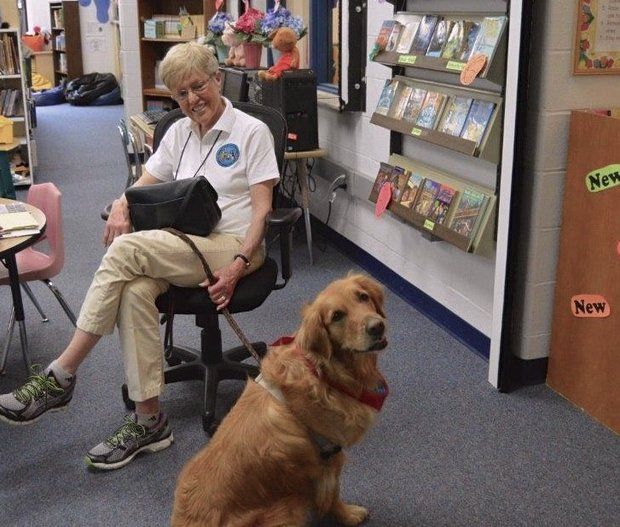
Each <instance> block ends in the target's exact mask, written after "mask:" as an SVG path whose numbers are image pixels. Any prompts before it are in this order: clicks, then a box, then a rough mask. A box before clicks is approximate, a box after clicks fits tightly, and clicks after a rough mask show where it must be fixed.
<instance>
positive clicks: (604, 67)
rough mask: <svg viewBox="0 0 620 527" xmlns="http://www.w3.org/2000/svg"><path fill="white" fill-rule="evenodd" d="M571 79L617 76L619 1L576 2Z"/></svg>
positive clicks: (619, 47) (619, 35) (619, 56)
mask: <svg viewBox="0 0 620 527" xmlns="http://www.w3.org/2000/svg"><path fill="white" fill-rule="evenodd" d="M577 5H578V12H577V31H576V33H577V34H576V39H575V50H574V60H573V74H574V75H605V74H607V75H609V74H616V75H618V74H620V0H577Z"/></svg>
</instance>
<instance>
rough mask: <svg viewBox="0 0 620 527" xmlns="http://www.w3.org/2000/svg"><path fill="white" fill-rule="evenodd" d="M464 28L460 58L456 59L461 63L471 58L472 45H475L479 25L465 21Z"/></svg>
mask: <svg viewBox="0 0 620 527" xmlns="http://www.w3.org/2000/svg"><path fill="white" fill-rule="evenodd" d="M464 28H465V31H464V35H465V39H464V40H463V48H462V50H461V56H460V57H457V59H458V60H460V61H462V62H467V61H468V60H469V58H470V57H471V54H472V51H473V49H474V44H475V43H476V38H477V37H478V33H479V32H480V24H478V23H477V22H471V21H470V20H466V21H465V25H464Z"/></svg>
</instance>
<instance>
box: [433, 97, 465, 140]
mask: <svg viewBox="0 0 620 527" xmlns="http://www.w3.org/2000/svg"><path fill="white" fill-rule="evenodd" d="M472 101H473V99H471V98H470V97H459V96H457V95H451V96H450V97H449V98H448V102H447V103H446V109H445V110H444V112H443V115H442V116H441V120H440V121H439V124H438V125H437V130H438V131H440V132H442V133H444V134H449V135H452V136H455V137H460V135H461V131H462V130H463V126H464V125H465V120H466V119H467V114H468V113H469V108H470V107H471V104H472Z"/></svg>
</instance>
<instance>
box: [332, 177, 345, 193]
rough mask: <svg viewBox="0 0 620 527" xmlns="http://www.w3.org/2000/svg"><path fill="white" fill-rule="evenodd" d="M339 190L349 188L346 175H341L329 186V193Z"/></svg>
mask: <svg viewBox="0 0 620 527" xmlns="http://www.w3.org/2000/svg"><path fill="white" fill-rule="evenodd" d="M339 188H341V189H346V188H347V175H346V174H340V175H339V176H338V177H336V178H335V179H334V180H333V181H332V182H331V184H330V185H329V190H328V192H335V191H336V190H338V189H339Z"/></svg>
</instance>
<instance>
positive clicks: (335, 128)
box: [312, 2, 494, 335]
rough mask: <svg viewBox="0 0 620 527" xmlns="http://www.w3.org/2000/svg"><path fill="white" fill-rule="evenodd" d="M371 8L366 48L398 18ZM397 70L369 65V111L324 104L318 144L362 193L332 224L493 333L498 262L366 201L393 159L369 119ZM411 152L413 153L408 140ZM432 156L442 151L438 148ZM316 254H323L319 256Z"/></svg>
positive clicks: (315, 204)
mask: <svg viewBox="0 0 620 527" xmlns="http://www.w3.org/2000/svg"><path fill="white" fill-rule="evenodd" d="M367 7H368V29H367V49H368V50H370V49H371V47H372V44H373V43H374V41H375V39H376V37H377V35H378V33H379V30H380V28H381V24H382V23H383V21H384V20H386V19H390V18H392V16H393V6H392V5H391V4H389V3H379V2H368V4H367ZM391 74H392V72H391V70H390V69H389V68H387V67H385V66H382V65H381V64H377V63H373V62H368V63H367V66H366V77H367V95H366V108H367V110H366V112H365V113H343V114H341V113H338V112H336V111H333V110H330V109H328V108H320V109H319V141H320V145H321V147H323V148H325V149H327V151H328V152H329V160H330V161H331V162H333V163H334V164H337V165H340V166H343V167H345V168H346V169H347V172H348V173H349V175H350V176H351V177H350V178H349V181H350V183H351V185H352V186H353V189H352V191H351V193H350V194H353V195H355V196H357V197H351V195H350V194H349V195H345V194H342V193H339V197H338V198H337V200H336V202H335V203H334V207H333V210H332V214H331V218H330V221H329V225H330V227H332V228H334V229H335V230H336V231H338V232H339V233H341V234H342V235H344V236H345V237H346V238H348V239H349V240H351V241H352V242H353V243H355V244H356V245H358V246H359V247H361V248H362V249H363V250H365V251H366V252H368V253H369V254H371V255H372V256H374V257H375V258H377V259H378V260H380V261H382V262H383V263H384V264H385V265H387V266H388V267H389V268H390V269H392V270H393V271H394V272H396V273H398V274H399V275H401V276H402V277H404V278H405V279H406V280H408V281H409V282H411V283H412V284H413V285H415V286H416V287H418V288H419V289H421V290H422V291H424V292H425V293H427V294H428V295H430V296H431V297H432V298H434V299H435V300H437V301H438V302H440V303H441V304H443V305H444V306H445V307H446V308H447V309H449V310H450V311H452V312H453V313H455V314H456V315H458V316H459V317H461V318H462V319H463V320H465V321H466V322H468V323H469V324H471V325H472V326H474V327H475V328H476V329H478V330H479V331H481V332H482V333H484V334H485V335H490V333H491V320H492V313H493V272H494V261H493V260H489V259H487V258H483V257H480V256H475V255H471V254H466V253H464V252H462V251H460V250H458V249H456V248H454V247H452V246H451V245H449V244H447V243H431V242H429V241H427V240H426V239H424V238H423V237H422V236H421V234H420V232H419V231H417V230H416V229H414V228H413V227H411V226H409V225H407V224H405V223H404V222H402V221H400V220H399V219H398V218H396V217H394V216H392V215H391V214H389V213H386V214H384V215H383V216H382V217H381V218H380V219H376V218H375V217H374V205H373V204H372V203H371V202H370V201H368V200H367V199H365V197H367V196H368V194H369V191H370V186H371V184H372V182H374V179H375V176H376V174H377V171H378V169H379V163H380V162H387V161H388V157H389V154H390V148H389V131H388V130H385V129H383V128H380V127H378V126H375V125H372V124H370V117H371V115H372V112H373V110H374V107H375V106H376V103H377V100H378V99H379V94H380V93H381V90H382V88H383V85H384V81H385V79H386V78H389V77H390V76H391ZM425 150H428V151H430V150H432V149H430V148H429V149H425ZM405 154H407V155H411V152H410V151H409V150H408V149H407V145H405ZM433 154H434V155H435V156H436V157H437V152H433ZM440 166H441V165H440ZM487 184H488V183H487ZM317 185H318V189H317V191H316V193H315V195H314V196H313V197H312V212H313V214H314V215H315V216H316V217H317V218H319V219H321V220H325V218H326V217H327V199H326V198H327V196H325V190H326V186H327V184H326V183H325V182H324V181H322V180H321V179H320V178H318V179H317ZM316 257H317V258H320V254H318V255H317V256H316Z"/></svg>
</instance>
